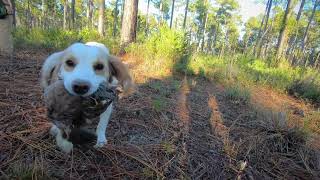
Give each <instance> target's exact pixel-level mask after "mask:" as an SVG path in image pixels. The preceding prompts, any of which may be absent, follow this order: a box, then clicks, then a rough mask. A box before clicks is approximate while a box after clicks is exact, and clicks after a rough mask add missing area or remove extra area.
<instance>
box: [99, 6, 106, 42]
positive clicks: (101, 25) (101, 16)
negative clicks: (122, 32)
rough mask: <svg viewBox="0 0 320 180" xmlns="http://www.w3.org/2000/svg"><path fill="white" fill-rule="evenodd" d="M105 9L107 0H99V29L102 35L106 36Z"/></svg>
mask: <svg viewBox="0 0 320 180" xmlns="http://www.w3.org/2000/svg"><path fill="white" fill-rule="evenodd" d="M104 10H105V0H99V22H98V31H99V34H100V35H101V36H104Z"/></svg>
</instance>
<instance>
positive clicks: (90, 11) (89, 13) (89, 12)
mask: <svg viewBox="0 0 320 180" xmlns="http://www.w3.org/2000/svg"><path fill="white" fill-rule="evenodd" d="M87 6H88V7H87V19H88V24H87V27H88V28H92V14H93V0H88V5H87Z"/></svg>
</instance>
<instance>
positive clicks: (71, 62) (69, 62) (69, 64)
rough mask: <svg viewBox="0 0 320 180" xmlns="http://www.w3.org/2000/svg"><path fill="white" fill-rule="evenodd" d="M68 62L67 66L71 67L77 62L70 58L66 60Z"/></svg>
mask: <svg viewBox="0 0 320 180" xmlns="http://www.w3.org/2000/svg"><path fill="white" fill-rule="evenodd" d="M66 64H67V66H69V67H74V66H75V65H76V64H75V63H74V62H73V61H72V60H70V59H68V60H67V61H66Z"/></svg>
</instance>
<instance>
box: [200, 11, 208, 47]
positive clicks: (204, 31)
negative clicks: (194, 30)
mask: <svg viewBox="0 0 320 180" xmlns="http://www.w3.org/2000/svg"><path fill="white" fill-rule="evenodd" d="M205 13H206V14H205V17H204V18H205V19H204V21H203V29H202V42H201V51H202V52H203V49H204V39H205V35H206V28H207V21H208V12H205Z"/></svg>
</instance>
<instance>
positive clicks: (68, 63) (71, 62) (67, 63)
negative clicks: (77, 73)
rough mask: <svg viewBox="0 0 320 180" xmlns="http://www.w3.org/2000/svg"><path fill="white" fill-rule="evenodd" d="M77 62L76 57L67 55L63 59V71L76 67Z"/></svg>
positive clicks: (69, 70)
mask: <svg viewBox="0 0 320 180" xmlns="http://www.w3.org/2000/svg"><path fill="white" fill-rule="evenodd" d="M77 64H78V61H77V59H76V58H74V57H72V56H68V57H67V58H65V60H64V61H63V68H64V69H65V71H67V72H71V71H73V69H74V68H75V67H76V65H77Z"/></svg>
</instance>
